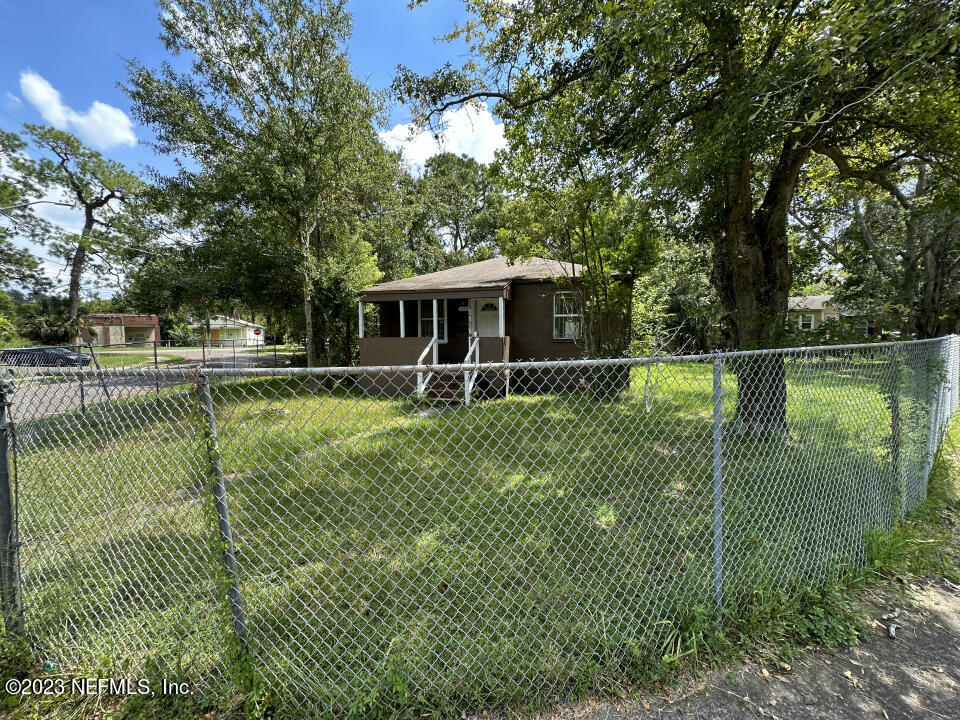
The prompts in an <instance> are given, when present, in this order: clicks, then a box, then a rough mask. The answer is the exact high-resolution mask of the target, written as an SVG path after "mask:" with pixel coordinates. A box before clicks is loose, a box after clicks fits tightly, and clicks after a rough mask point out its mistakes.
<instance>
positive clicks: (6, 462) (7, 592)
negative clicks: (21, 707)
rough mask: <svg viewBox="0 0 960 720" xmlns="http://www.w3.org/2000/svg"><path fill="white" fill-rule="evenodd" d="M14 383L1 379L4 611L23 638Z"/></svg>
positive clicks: (0, 600)
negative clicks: (13, 459)
mask: <svg viewBox="0 0 960 720" xmlns="http://www.w3.org/2000/svg"><path fill="white" fill-rule="evenodd" d="M12 395H13V381H12V380H8V379H6V378H3V377H0V610H2V613H3V623H4V627H5V629H6V631H7V632H8V633H9V634H10V635H13V636H16V635H19V634H20V633H21V632H22V628H23V608H22V607H21V604H20V577H19V572H18V568H19V557H18V555H19V547H18V546H19V541H18V538H17V515H16V510H15V498H14V483H13V473H14V472H15V469H12V468H13V464H12V462H11V458H10V448H11V446H12V444H13V443H12V442H11V440H12V439H13V431H12V425H11V423H10V422H9V421H8V418H9V417H10V413H9V408H10V402H11V397H12Z"/></svg>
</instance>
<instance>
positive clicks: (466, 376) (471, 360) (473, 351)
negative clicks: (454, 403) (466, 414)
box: [463, 333, 480, 405]
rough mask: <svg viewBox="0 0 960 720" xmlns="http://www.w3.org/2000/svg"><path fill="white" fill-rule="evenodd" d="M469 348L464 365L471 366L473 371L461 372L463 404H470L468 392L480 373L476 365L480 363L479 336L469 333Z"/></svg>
mask: <svg viewBox="0 0 960 720" xmlns="http://www.w3.org/2000/svg"><path fill="white" fill-rule="evenodd" d="M470 336H471V341H470V347H469V348H467V355H466V357H464V358H463V364H464V365H470V364H473V366H474V368H473V370H464V371H463V403H464V405H469V404H470V391H471V390H472V389H473V383H474V382H476V379H477V373H478V372H479V371H480V368H479V367H478V364H479V362H480V336H479V335H477V333H471V334H470Z"/></svg>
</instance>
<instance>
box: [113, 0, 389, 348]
mask: <svg viewBox="0 0 960 720" xmlns="http://www.w3.org/2000/svg"><path fill="white" fill-rule="evenodd" d="M160 7H161V8H162V10H163V14H162V15H161V23H162V25H163V34H162V36H161V37H162V39H163V41H164V43H165V45H166V47H167V49H168V50H169V51H171V52H172V53H173V54H175V55H176V54H181V53H185V54H188V55H190V57H191V60H192V63H191V67H190V70H189V71H188V72H177V71H176V70H175V69H174V68H173V67H172V66H171V65H169V64H164V65H162V66H161V67H160V68H159V69H158V70H156V71H152V70H149V69H147V68H146V67H144V66H143V65H141V64H139V63H137V62H131V63H130V64H129V73H130V78H129V83H128V85H127V88H126V90H127V92H128V94H129V95H130V97H131V99H132V101H133V110H134V114H135V115H136V116H137V117H138V119H140V120H141V121H142V122H144V123H145V124H147V125H149V126H151V127H152V128H153V129H154V131H155V133H156V136H157V144H158V147H159V149H160V150H161V151H162V152H166V153H171V154H179V155H184V156H186V157H188V158H190V159H191V161H192V162H193V164H195V165H196V168H194V167H192V166H190V167H188V166H187V165H186V164H181V165H180V168H179V172H178V174H177V175H176V176H174V177H168V178H165V179H163V182H162V186H163V188H164V190H165V191H166V192H167V194H168V197H169V198H170V200H171V202H173V203H174V204H176V205H179V206H180V207H181V208H186V213H187V214H188V215H190V216H191V219H192V220H193V221H194V222H195V223H196V225H197V226H198V227H201V228H203V232H204V233H206V234H214V235H219V236H220V237H221V238H223V237H226V236H227V235H229V234H231V233H236V232H237V231H238V230H239V229H240V228H241V226H244V225H247V226H253V227H256V228H259V229H269V236H270V237H272V238H278V239H281V240H282V242H283V243H285V244H286V245H288V246H290V247H293V248H295V249H296V250H297V251H298V253H299V259H298V262H297V263H296V270H297V271H298V274H299V277H300V296H301V301H302V308H303V317H302V325H303V331H304V334H305V337H306V345H307V363H308V365H311V366H312V365H315V364H316V360H317V356H318V353H319V352H321V350H322V347H321V346H322V344H323V343H324V342H325V338H326V337H327V336H328V332H327V330H326V329H324V328H322V327H319V326H318V323H321V322H323V320H324V318H325V317H326V315H327V313H326V312H325V308H321V311H320V312H317V311H316V310H317V308H318V307H319V305H318V300H317V295H318V294H323V293H324V292H325V290H327V289H329V288H331V287H332V286H334V285H335V284H336V283H337V282H338V280H339V279H338V278H337V277H335V276H331V275H329V274H327V273H328V272H330V271H331V270H333V269H334V268H335V267H336V263H331V262H328V260H329V258H334V257H335V258H343V257H350V258H351V259H352V261H353V262H355V263H358V265H359V267H357V268H355V269H356V270H358V272H357V273H354V274H353V276H352V277H355V278H356V277H358V276H360V275H362V276H363V277H364V281H369V280H370V278H372V277H374V276H375V274H376V272H377V270H376V265H375V259H374V258H373V255H372V252H371V248H370V245H369V243H367V242H366V241H365V240H364V239H363V237H362V233H360V232H358V227H359V224H360V223H361V221H362V219H363V218H362V216H363V214H364V212H365V211H366V210H367V209H368V208H369V206H370V203H371V202H372V197H371V195H372V193H371V185H368V182H370V179H371V176H374V175H376V174H377V170H376V167H375V166H377V165H378V164H388V165H389V164H390V163H396V162H397V159H396V156H395V155H393V154H390V153H387V152H386V151H385V150H384V148H383V146H382V143H381V142H380V140H379V138H378V136H377V134H376V131H375V128H374V125H373V122H374V119H375V118H376V117H377V114H378V112H379V110H380V102H379V100H378V98H377V97H376V96H374V95H373V94H372V93H371V92H370V90H369V88H368V87H367V86H366V85H365V84H364V83H362V82H360V81H359V80H357V79H356V78H354V77H353V76H352V75H351V72H350V64H349V60H348V58H347V55H346V52H345V49H344V43H345V42H346V40H347V38H348V36H349V33H350V16H349V13H348V12H347V11H346V9H345V2H344V0H313V1H311V0H262V1H254V0H184V1H182V2H180V1H178V2H173V1H172V0H162V1H161V2H160ZM254 243H256V244H255V245H254V246H253V247H254V248H256V247H257V246H258V245H259V243H257V241H256V240H254ZM254 251H255V250H254ZM361 269H362V272H359V271H360V270H361Z"/></svg>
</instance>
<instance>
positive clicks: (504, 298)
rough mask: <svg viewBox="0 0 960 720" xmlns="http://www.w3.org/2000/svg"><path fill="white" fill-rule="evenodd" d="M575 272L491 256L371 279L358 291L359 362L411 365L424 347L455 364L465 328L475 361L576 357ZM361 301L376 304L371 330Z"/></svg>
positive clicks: (436, 359)
mask: <svg viewBox="0 0 960 720" xmlns="http://www.w3.org/2000/svg"><path fill="white" fill-rule="evenodd" d="M581 273H582V268H581V267H580V266H579V265H576V264H571V263H560V262H557V261H555V260H546V259H544V258H531V259H529V260H526V261H523V262H516V263H511V262H509V261H508V260H507V259H506V258H502V257H497V258H492V259H490V260H483V261H481V262H476V263H471V264H470V265H462V266H460V267H455V268H450V269H449V270H441V271H439V272H434V273H428V274H426V275H418V276H416V277H410V278H404V279H403V280H394V281H392V282H386V283H381V284H379V285H374V286H373V287H371V288H368V289H366V290H364V291H363V292H362V293H361V294H360V363H359V364H360V365H362V366H368V367H369V366H383V365H414V364H416V363H417V361H418V359H420V358H421V356H423V355H424V352H425V351H427V354H426V356H424V360H423V362H425V363H462V362H464V360H465V358H466V355H467V350H468V348H469V346H470V342H471V338H472V334H473V333H476V336H478V337H479V341H478V345H479V348H478V349H479V358H478V359H479V361H480V362H509V361H513V360H558V359H568V358H576V357H580V356H581V355H582V352H581V349H580V347H579V346H578V345H577V343H576V340H577V339H578V337H579V335H580V331H581V324H582V320H581V316H580V311H579V302H578V300H577V293H576V290H575V288H576V283H577V282H578V280H577V278H578V277H579V276H580V275H581ZM365 303H370V304H373V305H375V306H376V308H377V310H378V317H379V322H378V326H379V332H378V333H377V335H376V336H375V337H369V336H367V335H366V333H365V332H364V327H363V317H364V312H363V308H364V304H365ZM428 348H429V350H428ZM474 359H477V358H474ZM471 361H472V360H471ZM507 380H508V376H507V375H506V374H504V377H503V378H501V379H500V380H497V381H495V383H494V384H497V385H500V384H501V383H502V384H503V385H505V384H506V382H507ZM406 389H408V388H404V390H406ZM498 389H502V385H501V387H498ZM400 391H401V390H400V389H399V388H398V392H400Z"/></svg>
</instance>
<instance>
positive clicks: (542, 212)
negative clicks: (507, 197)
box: [498, 169, 656, 357]
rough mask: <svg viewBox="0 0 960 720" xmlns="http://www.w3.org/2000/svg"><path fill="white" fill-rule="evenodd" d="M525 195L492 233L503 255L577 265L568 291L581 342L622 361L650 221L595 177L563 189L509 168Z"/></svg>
mask: <svg viewBox="0 0 960 720" xmlns="http://www.w3.org/2000/svg"><path fill="white" fill-rule="evenodd" d="M516 172H517V175H516V176H515V178H514V182H515V183H516V184H517V186H518V187H519V186H521V185H522V186H524V187H525V188H526V194H525V195H524V196H523V197H518V198H517V199H516V200H514V201H513V202H511V203H510V204H509V205H508V206H507V207H506V209H505V212H504V219H505V227H504V229H502V230H501V231H500V233H499V236H498V237H499V243H500V248H501V251H502V252H503V254H504V255H506V256H507V257H509V258H512V259H526V258H529V257H531V256H541V257H548V258H551V259H554V260H558V261H560V262H561V263H563V264H564V266H565V267H568V268H570V271H569V276H570V277H571V278H572V277H573V272H572V264H573V263H577V264H578V265H581V266H583V273H582V275H581V276H580V280H579V282H578V283H577V284H576V285H575V286H574V287H575V288H576V292H577V293H578V301H579V305H580V307H581V308H582V310H583V316H584V322H583V328H582V337H581V338H579V342H580V343H581V345H582V347H583V349H584V352H585V353H586V354H587V356H589V357H611V356H612V357H616V356H622V355H623V354H625V353H626V352H627V351H628V349H629V346H630V342H631V339H632V338H631V330H632V324H631V316H632V308H633V281H634V278H636V277H637V276H638V275H639V274H641V273H642V272H643V271H645V270H646V269H647V268H648V267H649V266H650V264H651V263H652V261H653V259H654V257H655V256H656V246H655V241H654V239H653V237H652V236H651V235H650V233H649V232H648V230H649V222H648V221H647V218H645V217H644V216H643V213H642V212H641V210H640V208H639V207H638V205H637V203H636V201H635V200H634V199H632V198H629V197H626V196H624V195H622V194H619V193H617V192H615V191H614V190H613V189H612V188H611V187H610V185H609V183H607V182H605V181H603V180H602V179H600V178H588V177H586V176H583V177H581V178H579V179H578V180H577V181H575V182H572V183H569V184H568V185H566V186H562V187H549V186H548V185H546V184H544V185H537V184H535V182H534V181H533V180H532V179H531V178H530V177H529V174H528V173H526V172H523V173H522V174H521V171H520V170H519V169H516Z"/></svg>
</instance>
